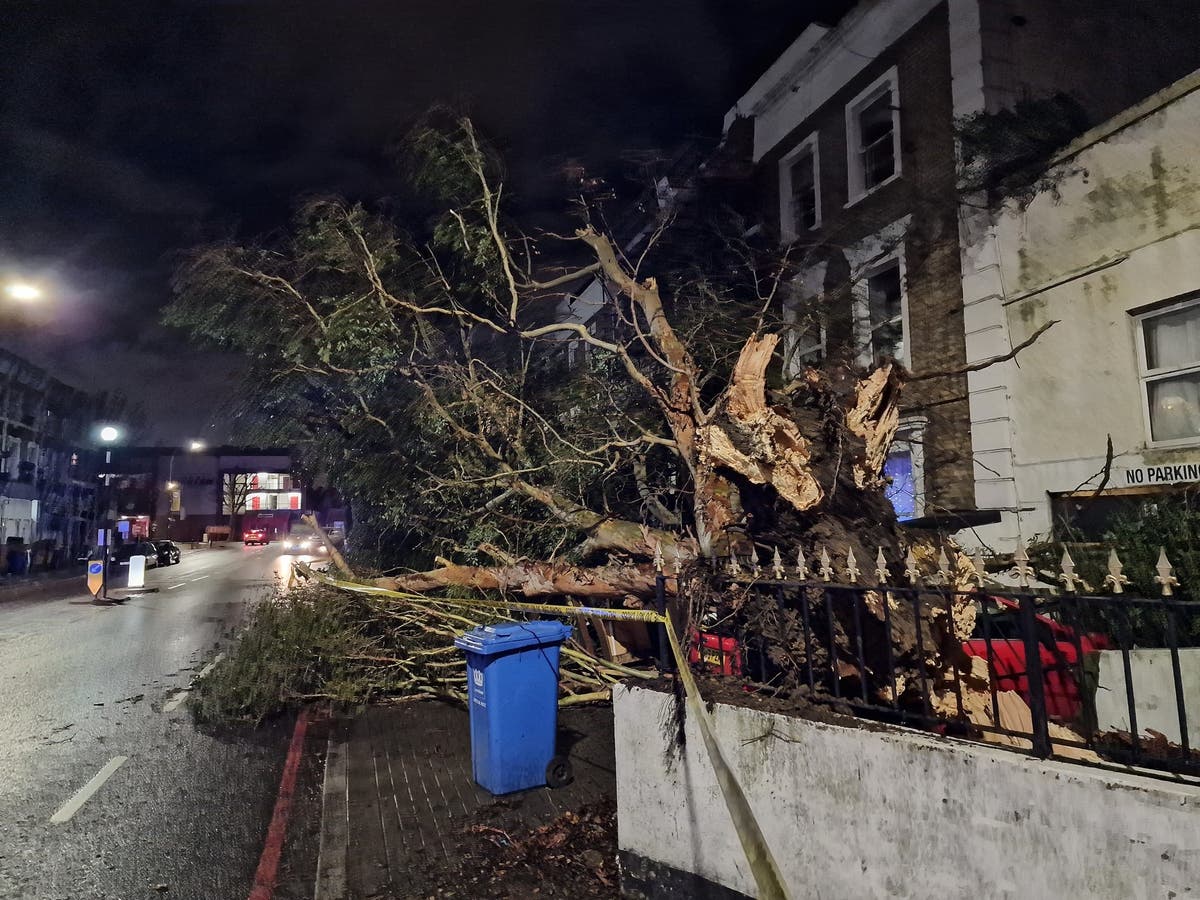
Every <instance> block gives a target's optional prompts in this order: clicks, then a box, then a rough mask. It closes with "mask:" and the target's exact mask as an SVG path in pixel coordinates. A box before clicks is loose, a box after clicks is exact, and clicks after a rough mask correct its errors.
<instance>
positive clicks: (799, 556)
mask: <svg viewBox="0 0 1200 900" xmlns="http://www.w3.org/2000/svg"><path fill="white" fill-rule="evenodd" d="M796 575H797V577H798V578H799V579H800V580H801V581H808V561H807V560H806V559H805V558H804V548H803V547H800V548H799V549H798V550H796Z"/></svg>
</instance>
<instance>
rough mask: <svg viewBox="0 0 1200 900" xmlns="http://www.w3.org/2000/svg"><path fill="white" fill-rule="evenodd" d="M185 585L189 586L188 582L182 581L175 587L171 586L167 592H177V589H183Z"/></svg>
mask: <svg viewBox="0 0 1200 900" xmlns="http://www.w3.org/2000/svg"><path fill="white" fill-rule="evenodd" d="M185 584H187V582H186V581H181V582H179V584H173V585H171V586H170V587H169V588H167V590H168V591H173V590H175V588H181V587H183V586H184V585H185Z"/></svg>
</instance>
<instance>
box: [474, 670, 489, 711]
mask: <svg viewBox="0 0 1200 900" xmlns="http://www.w3.org/2000/svg"><path fill="white" fill-rule="evenodd" d="M471 681H472V682H474V686H473V687H472V688H471V702H472V703H473V704H474V705H476V706H479V707H481V708H483V709H487V694H485V693H484V691H483V669H472V670H471Z"/></svg>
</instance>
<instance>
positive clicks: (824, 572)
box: [817, 545, 833, 581]
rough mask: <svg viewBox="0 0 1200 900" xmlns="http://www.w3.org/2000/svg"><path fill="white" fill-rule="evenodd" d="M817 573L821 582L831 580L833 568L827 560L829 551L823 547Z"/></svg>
mask: <svg viewBox="0 0 1200 900" xmlns="http://www.w3.org/2000/svg"><path fill="white" fill-rule="evenodd" d="M817 573H818V574H819V575H820V576H821V580H822V581H832V580H833V566H832V565H831V564H830V560H829V550H828V548H826V547H825V546H824V545H822V547H821V565H820V566H818V567H817Z"/></svg>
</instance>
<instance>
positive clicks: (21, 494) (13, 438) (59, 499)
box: [0, 350, 104, 570]
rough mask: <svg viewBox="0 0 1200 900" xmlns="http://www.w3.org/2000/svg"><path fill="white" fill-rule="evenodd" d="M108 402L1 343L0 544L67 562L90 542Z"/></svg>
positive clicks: (42, 560) (45, 560)
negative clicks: (101, 419)
mask: <svg viewBox="0 0 1200 900" xmlns="http://www.w3.org/2000/svg"><path fill="white" fill-rule="evenodd" d="M103 406H104V400H103V398H102V397H98V396H94V395H90V394H88V393H86V392H84V391H81V390H78V389H76V388H74V387H72V386H70V385H68V384H65V383H63V382H61V381H59V380H58V379H56V378H53V377H52V376H51V375H50V373H49V372H47V371H46V370H45V369H43V368H41V367H40V366H37V365H34V364H33V363H31V362H29V361H28V360H25V359H23V358H21V357H19V356H17V355H15V354H12V353H9V352H7V351H3V350H0V545H19V546H22V547H27V548H32V549H33V551H34V554H35V556H34V559H33V564H34V565H35V566H53V565H58V564H61V563H62V562H63V560H64V559H65V558H68V557H70V558H73V557H72V556H71V554H72V553H74V552H75V551H78V550H80V549H81V548H83V547H86V546H88V545H89V543H91V541H92V536H91V530H92V523H93V521H94V517H95V503H96V478H95V476H96V471H97V469H96V466H97V455H96V451H95V450H94V449H92V447H91V443H92V442H91V432H92V430H93V428H94V427H95V423H96V421H97V416H98V415H99V414H100V413H101V411H102V408H103ZM3 562H4V561H3V560H0V570H2V569H3Z"/></svg>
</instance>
